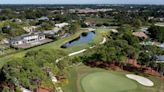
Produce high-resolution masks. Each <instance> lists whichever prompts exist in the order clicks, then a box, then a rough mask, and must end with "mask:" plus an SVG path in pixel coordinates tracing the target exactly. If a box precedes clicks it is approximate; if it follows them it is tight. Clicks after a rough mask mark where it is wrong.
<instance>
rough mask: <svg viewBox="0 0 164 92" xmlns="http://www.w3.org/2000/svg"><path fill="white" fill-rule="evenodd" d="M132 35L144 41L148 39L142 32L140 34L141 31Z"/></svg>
mask: <svg viewBox="0 0 164 92" xmlns="http://www.w3.org/2000/svg"><path fill="white" fill-rule="evenodd" d="M132 35H134V36H137V37H139V38H144V39H147V38H148V36H147V35H146V34H145V33H144V32H141V31H139V32H133V33H132Z"/></svg>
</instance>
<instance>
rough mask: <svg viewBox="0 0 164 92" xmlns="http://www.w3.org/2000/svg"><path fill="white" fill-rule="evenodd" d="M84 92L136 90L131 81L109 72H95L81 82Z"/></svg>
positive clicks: (134, 84)
mask: <svg viewBox="0 0 164 92" xmlns="http://www.w3.org/2000/svg"><path fill="white" fill-rule="evenodd" d="M81 84H82V88H83V90H84V92H118V91H127V90H133V89H136V88H137V85H136V83H135V82H133V81H132V80H129V79H127V78H124V77H121V76H119V75H115V74H113V73H110V72H96V73H91V74H88V75H87V76H85V77H84V78H83V79H82V80H81Z"/></svg>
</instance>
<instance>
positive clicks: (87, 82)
mask: <svg viewBox="0 0 164 92" xmlns="http://www.w3.org/2000/svg"><path fill="white" fill-rule="evenodd" d="M65 72H66V74H67V77H68V79H69V84H68V85H66V86H65V87H63V90H64V91H65V92H120V91H121V92H163V90H164V81H163V80H161V79H158V78H155V77H153V76H145V75H143V76H144V77H146V78H148V79H150V80H152V81H153V82H154V84H155V86H153V87H145V86H143V85H141V84H139V83H138V82H136V81H134V80H130V79H128V78H127V77H126V76H125V75H126V74H129V73H130V72H126V71H113V70H104V69H99V68H90V67H87V66H85V65H80V66H73V67H72V68H68V69H67V70H65ZM108 81H110V82H108ZM101 84H103V85H101ZM106 85H108V86H106ZM99 87H100V88H99ZM101 87H103V89H101ZM94 89H96V90H102V91H95V90H94ZM104 89H106V90H104ZM107 90H109V91H107Z"/></svg>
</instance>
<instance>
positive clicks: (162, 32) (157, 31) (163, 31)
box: [147, 26, 164, 42]
mask: <svg viewBox="0 0 164 92" xmlns="http://www.w3.org/2000/svg"><path fill="white" fill-rule="evenodd" d="M147 31H148V32H149V36H150V37H151V38H153V39H154V40H157V41H159V42H164V27H159V26H151V27H150V28H149V29H148V30H147Z"/></svg>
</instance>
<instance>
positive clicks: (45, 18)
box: [38, 16, 49, 20]
mask: <svg viewBox="0 0 164 92" xmlns="http://www.w3.org/2000/svg"><path fill="white" fill-rule="evenodd" d="M38 20H49V18H48V17H44V16H43V17H41V18H38Z"/></svg>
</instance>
